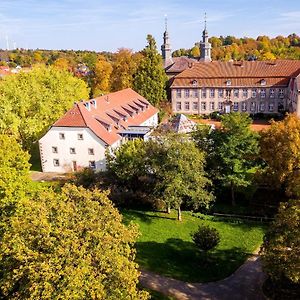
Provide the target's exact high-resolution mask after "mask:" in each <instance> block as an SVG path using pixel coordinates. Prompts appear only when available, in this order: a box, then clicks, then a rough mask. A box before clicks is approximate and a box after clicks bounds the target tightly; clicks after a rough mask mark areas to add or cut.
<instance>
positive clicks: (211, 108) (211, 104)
mask: <svg viewBox="0 0 300 300" xmlns="http://www.w3.org/2000/svg"><path fill="white" fill-rule="evenodd" d="M209 109H210V110H215V102H209Z"/></svg>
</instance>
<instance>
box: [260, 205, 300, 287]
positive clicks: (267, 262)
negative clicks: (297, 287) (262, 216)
mask: <svg viewBox="0 0 300 300" xmlns="http://www.w3.org/2000/svg"><path fill="white" fill-rule="evenodd" d="M299 224H300V200H290V201H289V202H287V203H282V204H281V205H280V208H279V211H278V214H277V216H276V217H275V220H274V223H273V224H272V225H271V227H270V229H269V231H268V232H267V233H266V235H265V237H264V243H263V246H262V248H261V255H262V262H263V268H264V270H265V271H266V272H267V273H268V275H269V276H270V277H271V279H272V280H273V281H275V282H277V283H279V284H280V283H281V282H284V281H285V280H286V279H287V280H288V281H290V282H293V283H300V269H299V257H300V239H299V236H300V226H299Z"/></svg>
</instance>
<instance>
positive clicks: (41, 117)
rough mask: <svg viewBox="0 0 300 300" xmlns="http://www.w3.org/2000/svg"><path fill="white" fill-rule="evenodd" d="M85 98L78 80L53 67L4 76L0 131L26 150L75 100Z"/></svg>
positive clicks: (84, 92) (82, 83) (0, 93)
mask: <svg viewBox="0 0 300 300" xmlns="http://www.w3.org/2000/svg"><path fill="white" fill-rule="evenodd" d="M87 98H88V89H87V86H86V84H85V83H84V82H83V81H82V80H80V79H78V78H75V77H73V76H72V75H71V74H70V73H69V72H67V71H63V70H58V69H56V68H54V67H45V66H39V67H35V68H34V69H33V70H32V71H30V72H28V73H23V72H21V73H19V74H16V75H14V76H7V77H5V78H4V79H3V80H1V82H0V132H1V133H6V134H10V135H14V136H15V137H16V138H17V139H18V140H19V141H20V142H21V143H22V145H23V147H24V148H26V149H29V148H30V147H31V145H32V143H33V142H34V141H37V140H38V139H39V138H40V137H41V136H42V135H43V134H44V133H45V132H46V130H47V129H48V128H49V126H50V125H52V124H53V122H54V121H56V120H57V119H58V118H59V117H61V116H62V115H63V114H64V113H65V112H66V111H67V110H68V109H69V108H71V107H72V105H73V103H74V102H75V101H78V100H80V99H87Z"/></svg>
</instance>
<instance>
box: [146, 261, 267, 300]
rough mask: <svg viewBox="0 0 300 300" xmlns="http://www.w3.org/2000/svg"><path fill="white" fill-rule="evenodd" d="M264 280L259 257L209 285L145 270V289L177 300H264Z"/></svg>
mask: <svg viewBox="0 0 300 300" xmlns="http://www.w3.org/2000/svg"><path fill="white" fill-rule="evenodd" d="M264 280H265V274H264V273H263V272H262V268H261V262H260V258H259V256H258V255H253V256H252V257H250V258H249V259H248V260H247V261H246V262H245V263H244V264H243V265H242V266H241V267H240V268H239V269H238V270H237V271H236V272H235V273H233V274H232V275H231V276H229V277H227V278H226V279H223V280H220V281H216V282H210V283H186V282H183V281H179V280H176V279H172V278H168V277H164V276H161V275H157V274H154V273H152V272H148V271H142V274H141V276H140V282H141V284H142V285H143V286H144V287H147V288H149V289H152V290H155V291H158V292H160V293H162V294H165V295H169V296H172V297H174V298H175V299H178V300H199V299H200V300H202V299H203V300H206V299H209V300H263V299H266V298H265V297H264V296H263V293H262V291H261V286H262V284H263V282H264Z"/></svg>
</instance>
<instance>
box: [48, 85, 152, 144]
mask: <svg viewBox="0 0 300 300" xmlns="http://www.w3.org/2000/svg"><path fill="white" fill-rule="evenodd" d="M93 101H95V104H96V105H94V104H93ZM137 104H139V105H137ZM129 105H131V106H133V107H135V108H136V110H137V109H139V111H138V113H136V112H135V110H134V109H132V108H131V107H130V106H129ZM123 107H124V108H126V109H127V110H125V109H124V108H123ZM142 107H143V108H142ZM128 110H129V111H130V112H131V113H129V111H128ZM157 112H158V109H156V108H155V107H153V106H152V105H151V104H150V103H149V102H148V101H147V100H146V99H145V98H144V97H142V96H141V95H139V94H138V93H136V92H135V91H133V90H132V89H125V90H122V91H118V92H115V93H111V94H108V95H104V96H101V97H97V98H95V99H91V100H88V101H84V102H80V103H76V104H75V105H74V107H73V108H72V109H70V110H69V111H68V112H67V113H66V114H65V115H64V116H63V117H62V118H60V119H59V120H58V121H57V122H55V123H54V125H53V126H54V127H87V128H90V129H91V130H92V131H93V132H94V133H95V134H96V135H97V136H98V137H99V138H100V139H101V140H103V141H104V142H105V143H106V144H108V145H112V144H113V143H115V142H116V141H118V140H119V139H120V138H121V137H120V135H119V134H118V132H119V130H121V129H124V128H127V127H128V126H133V125H136V126H138V125H140V124H142V123H143V122H145V121H146V120H148V119H149V118H150V117H152V116H153V115H155V114H156V113H157ZM120 114H121V115H122V116H123V118H122V117H121V116H120ZM124 119H126V120H124Z"/></svg>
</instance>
